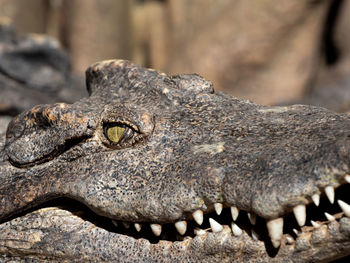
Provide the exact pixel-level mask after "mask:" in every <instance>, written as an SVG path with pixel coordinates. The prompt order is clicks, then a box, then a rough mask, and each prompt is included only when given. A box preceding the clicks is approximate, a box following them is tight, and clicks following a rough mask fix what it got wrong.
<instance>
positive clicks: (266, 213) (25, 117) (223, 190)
mask: <svg viewBox="0 0 350 263" xmlns="http://www.w3.org/2000/svg"><path fill="white" fill-rule="evenodd" d="M86 75H87V81H86V82H87V89H88V91H89V94H90V97H89V98H86V99H82V100H80V101H78V102H76V103H74V104H63V103H58V104H53V105H39V106H36V107H34V108H32V109H31V110H29V111H27V112H24V113H22V114H20V115H18V116H17V117H16V118H15V119H13V121H12V122H11V123H10V124H9V125H8V129H7V133H6V138H5V136H4V137H3V138H2V139H1V140H2V141H1V143H0V149H1V151H0V182H1V184H0V220H1V222H2V223H1V224H0V254H1V257H3V258H12V259H15V260H18V261H20V260H21V259H23V258H34V259H36V260H38V261H40V260H42V261H45V260H53V261H55V260H56V261H60V260H72V261H81V260H91V261H122V262H135V261H141V262H155V261H162V262H183V261H187V262H215V261H217V262H223V261H230V262H232V261H236V262H239V261H241V262H261V261H269V262H281V261H283V262H288V261H299V262H308V261H312V262H317V261H320V262H325V261H330V260H333V259H336V258H340V257H345V256H347V255H349V254H350V218H349V217H350V206H349V205H348V203H350V196H349V190H350V185H349V184H348V183H347V182H350V175H349V173H350V168H349V166H350V116H349V115H346V114H337V113H333V112H331V111H328V110H325V109H322V108H317V107H312V106H302V105H295V106H289V107H266V106H260V105H257V104H254V103H252V102H249V101H242V100H239V99H236V98H233V97H231V96H228V95H225V94H223V93H220V92H214V90H213V87H212V84H211V83H210V82H209V81H206V80H204V79H203V78H201V77H200V76H198V75H189V74H187V75H186V74H184V75H176V76H168V75H166V74H164V73H160V72H158V71H155V70H150V69H145V68H142V67H139V66H137V65H134V64H132V63H130V62H128V61H121V60H118V61H105V62H102V63H97V64H95V65H93V66H91V67H90V68H89V69H88V70H87V74H86ZM325 213H326V214H325Z"/></svg>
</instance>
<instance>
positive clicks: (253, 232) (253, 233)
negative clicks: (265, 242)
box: [252, 229, 259, 241]
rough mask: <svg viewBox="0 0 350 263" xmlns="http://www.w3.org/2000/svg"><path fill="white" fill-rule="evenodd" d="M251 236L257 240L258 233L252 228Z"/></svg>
mask: <svg viewBox="0 0 350 263" xmlns="http://www.w3.org/2000/svg"><path fill="white" fill-rule="evenodd" d="M252 238H253V239H254V240H255V241H258V240H259V235H258V234H257V233H256V232H255V231H254V230H253V229H252Z"/></svg>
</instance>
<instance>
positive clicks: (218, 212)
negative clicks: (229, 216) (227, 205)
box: [214, 203, 223, 215]
mask: <svg viewBox="0 0 350 263" xmlns="http://www.w3.org/2000/svg"><path fill="white" fill-rule="evenodd" d="M214 208H215V212H216V213H217V214H218V215H220V214H221V212H222V208H223V205H222V204H221V203H215V204H214Z"/></svg>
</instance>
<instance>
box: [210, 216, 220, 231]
mask: <svg viewBox="0 0 350 263" xmlns="http://www.w3.org/2000/svg"><path fill="white" fill-rule="evenodd" d="M209 224H210V227H211V230H212V231H213V232H214V233H216V232H221V231H222V229H223V227H222V225H220V224H219V223H218V222H216V221H215V220H214V219H212V218H209Z"/></svg>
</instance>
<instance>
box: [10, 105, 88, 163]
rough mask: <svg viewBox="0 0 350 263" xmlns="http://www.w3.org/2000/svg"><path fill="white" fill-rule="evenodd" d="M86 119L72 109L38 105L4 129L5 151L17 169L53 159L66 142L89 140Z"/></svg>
mask: <svg viewBox="0 0 350 263" xmlns="http://www.w3.org/2000/svg"><path fill="white" fill-rule="evenodd" d="M89 119H90V118H89V116H88V115H87V114H86V113H83V112H82V111H81V110H79V109H78V108H76V107H74V105H68V104H65V103H57V104H53V105H39V106H36V107H34V108H32V109H31V110H29V111H27V112H24V113H22V114H20V115H18V116H17V117H16V118H15V119H13V120H12V121H11V123H10V124H9V125H8V129H7V133H6V144H5V151H6V154H7V156H8V158H9V159H10V161H11V162H12V163H14V164H16V165H17V166H31V165H34V164H36V163H42V162H44V161H45V160H47V159H48V158H53V157H55V156H57V154H58V153H60V152H61V151H62V149H63V148H64V147H65V144H66V143H67V142H68V141H71V140H74V139H79V138H81V137H86V136H91V134H92V125H91V120H90V121H89Z"/></svg>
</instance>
